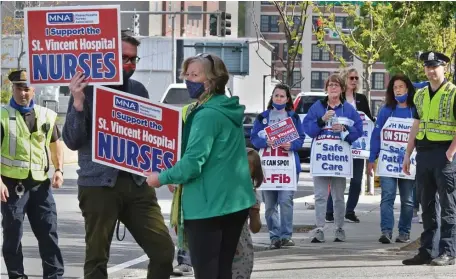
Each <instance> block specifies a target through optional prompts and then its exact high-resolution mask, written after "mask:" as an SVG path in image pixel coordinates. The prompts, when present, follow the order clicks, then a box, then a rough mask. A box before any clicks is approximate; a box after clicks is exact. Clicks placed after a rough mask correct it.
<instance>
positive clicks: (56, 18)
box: [46, 13, 74, 25]
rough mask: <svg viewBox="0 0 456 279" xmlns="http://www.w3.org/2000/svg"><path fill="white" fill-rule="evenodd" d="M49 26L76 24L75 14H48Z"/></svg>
mask: <svg viewBox="0 0 456 279" xmlns="http://www.w3.org/2000/svg"><path fill="white" fill-rule="evenodd" d="M46 16H47V18H46V19H47V24H50V25H52V24H68V23H74V14H73V13H47V14H46Z"/></svg>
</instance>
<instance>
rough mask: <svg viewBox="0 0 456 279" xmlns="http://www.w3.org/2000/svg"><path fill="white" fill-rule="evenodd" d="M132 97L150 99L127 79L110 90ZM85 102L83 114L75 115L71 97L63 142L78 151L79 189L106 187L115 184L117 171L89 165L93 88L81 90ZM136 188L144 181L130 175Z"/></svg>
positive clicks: (98, 165)
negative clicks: (128, 94) (81, 187)
mask: <svg viewBox="0 0 456 279" xmlns="http://www.w3.org/2000/svg"><path fill="white" fill-rule="evenodd" d="M109 87H110V88H114V89H117V90H120V91H123V92H127V93H130V94H132V95H137V96H141V97H144V98H149V93H148V92H147V89H146V88H145V87H144V85H142V84H141V83H140V82H138V81H136V80H132V79H129V80H128V81H127V82H126V83H124V85H122V86H120V87H114V86H109ZM84 94H85V96H86V97H85V100H84V109H83V111H76V110H75V109H74V107H73V96H71V97H70V101H69V102H68V111H67V115H66V120H65V124H64V126H63V132H62V136H63V141H64V142H65V144H66V145H67V146H68V148H69V149H71V150H77V151H78V164H79V170H78V171H77V173H78V182H77V183H78V185H79V186H109V187H113V186H114V184H115V183H116V180H117V176H118V175H119V172H120V171H119V170H118V169H115V168H111V167H108V166H105V165H101V164H98V163H94V162H92V138H93V137H92V112H93V87H92V86H87V87H86V88H85V89H84ZM132 177H133V180H134V181H135V183H136V184H137V185H141V184H143V183H144V181H145V178H144V177H141V176H137V175H133V174H132Z"/></svg>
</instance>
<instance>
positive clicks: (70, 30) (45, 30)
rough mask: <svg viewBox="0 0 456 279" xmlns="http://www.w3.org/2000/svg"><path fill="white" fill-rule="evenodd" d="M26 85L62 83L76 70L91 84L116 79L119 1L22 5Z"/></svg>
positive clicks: (118, 73) (118, 72) (119, 60)
mask: <svg viewBox="0 0 456 279" xmlns="http://www.w3.org/2000/svg"><path fill="white" fill-rule="evenodd" d="M24 13H25V14H24V24H25V36H26V41H27V43H26V49H27V51H26V53H27V55H28V63H27V74H28V81H29V83H30V84H32V85H63V86H65V85H68V84H69V83H70V80H71V78H72V77H73V76H74V74H75V73H76V72H82V73H83V74H84V75H85V76H86V77H87V82H89V83H90V84H91V85H97V84H99V85H101V84H103V85H114V84H122V82H123V77H122V54H121V51H122V49H121V38H120V6H114V5H113V6H73V7H39V8H25V9H24Z"/></svg>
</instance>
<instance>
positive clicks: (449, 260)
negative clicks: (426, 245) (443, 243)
mask: <svg viewBox="0 0 456 279" xmlns="http://www.w3.org/2000/svg"><path fill="white" fill-rule="evenodd" d="M430 264H431V265H435V266H445V265H454V264H455V257H451V256H448V255H447V254H443V255H440V256H439V257H437V258H435V259H433V260H432V261H431V263H430Z"/></svg>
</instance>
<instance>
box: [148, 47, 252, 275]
mask: <svg viewBox="0 0 456 279" xmlns="http://www.w3.org/2000/svg"><path fill="white" fill-rule="evenodd" d="M181 78H182V79H184V80H185V83H186V85H187V90H188V93H189V95H190V97H191V98H192V99H197V104H196V105H195V106H194V107H193V108H192V111H191V112H190V113H189V114H188V116H187V118H186V122H185V125H184V129H183V133H182V156H181V159H180V160H179V161H178V162H177V163H176V164H175V165H174V166H173V167H172V168H169V169H166V170H163V171H162V172H161V173H160V174H158V173H156V172H154V173H150V174H148V178H147V183H148V184H149V186H151V187H160V186H161V185H169V184H178V185H179V186H178V189H176V191H181V192H182V198H181V201H178V203H181V208H182V210H181V211H180V212H181V214H179V215H181V216H178V218H179V223H182V222H183V227H184V230H185V231H184V232H185V234H184V239H183V240H186V241H184V242H183V245H182V246H183V247H185V246H186V245H185V243H188V248H189V250H190V259H191V262H192V265H193V269H194V273H195V278H196V279H214V278H219V279H231V276H232V271H231V270H232V264H233V258H234V255H235V253H236V247H237V244H238V242H239V238H240V235H241V231H242V227H243V226H244V223H245V222H246V220H247V216H248V214H249V209H250V208H251V207H252V206H253V205H254V204H255V203H256V198H255V193H254V190H253V187H252V180H251V177H250V171H249V164H248V160H247V153H246V152H245V139H244V131H243V129H242V120H243V117H244V110H245V106H242V105H240V104H239V97H231V98H229V97H227V96H225V85H226V84H227V82H228V79H229V74H228V70H227V69H226V66H225V64H224V63H223V61H222V60H221V59H220V58H219V57H217V56H215V55H212V54H201V55H197V56H193V57H190V58H187V59H186V60H185V61H184V63H183V64H182V74H181ZM179 242H181V241H179ZM180 248H181V247H180Z"/></svg>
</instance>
